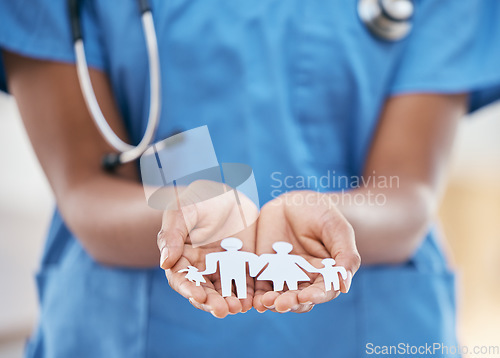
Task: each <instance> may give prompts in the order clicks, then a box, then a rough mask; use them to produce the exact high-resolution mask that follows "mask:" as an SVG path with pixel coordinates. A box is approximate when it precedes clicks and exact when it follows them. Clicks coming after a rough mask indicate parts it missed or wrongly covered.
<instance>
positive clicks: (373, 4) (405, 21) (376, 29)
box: [358, 0, 415, 41]
mask: <svg viewBox="0 0 500 358" xmlns="http://www.w3.org/2000/svg"><path fill="white" fill-rule="evenodd" d="M414 11H415V9H414V4H413V0H360V1H359V3H358V13H359V17H360V18H361V21H363V23H364V24H365V25H366V27H367V28H368V30H370V32H371V33H373V34H374V35H376V36H377V37H379V38H381V39H383V40H386V41H398V40H401V39H403V38H405V37H406V36H407V35H408V34H409V32H410V30H411V28H412V22H411V19H412V17H413V13H414Z"/></svg>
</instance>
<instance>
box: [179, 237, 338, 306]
mask: <svg viewBox="0 0 500 358" xmlns="http://www.w3.org/2000/svg"><path fill="white" fill-rule="evenodd" d="M221 247H222V248H223V249H224V250H226V251H222V252H213V253H210V254H208V255H206V256H205V267H206V268H205V271H202V272H199V271H198V269H197V268H196V267H194V266H188V268H187V269H183V270H180V271H179V272H187V273H186V279H188V280H189V281H191V282H195V283H196V286H199V285H200V283H204V282H206V281H205V278H204V277H203V276H204V275H210V274H214V273H215V272H216V271H217V264H219V274H220V281H221V290H222V296H223V297H229V296H231V289H232V283H233V281H234V284H235V286H236V295H237V297H238V298H240V299H244V298H246V297H247V280H246V276H247V275H246V264H247V262H248V265H249V271H250V272H249V274H250V276H252V277H255V276H257V280H265V281H272V282H273V290H274V291H282V290H283V288H284V284H285V283H286V285H287V287H288V289H289V290H296V289H297V288H298V282H299V281H309V280H310V279H309V276H308V275H307V274H306V273H305V272H304V271H303V270H302V269H304V270H306V271H308V272H310V273H319V274H321V275H322V276H323V279H324V281H325V291H330V290H331V289H332V286H333V289H334V290H335V291H337V290H339V289H340V280H339V275H338V274H339V273H340V275H341V276H342V278H343V279H344V280H345V279H347V272H346V269H345V268H344V267H342V266H335V260H334V259H332V258H327V259H323V260H322V261H321V263H322V264H323V266H324V267H323V268H320V269H318V268H316V267H314V266H313V265H311V264H310V263H309V262H307V261H306V259H304V258H303V257H302V256H299V255H290V252H291V251H292V249H293V246H292V244H290V243H288V242H283V241H278V242H275V243H274V244H273V249H274V251H276V253H275V254H262V255H260V256H257V255H256V254H253V253H251V252H245V251H239V250H240V249H241V248H242V247H243V242H242V241H241V240H240V239H237V238H234V237H230V238H227V239H224V240H222V241H221ZM266 265H267V266H266ZM264 267H265V268H264ZM263 268H264V270H263V271H262V272H261V273H260V275H259V272H260V271H261V270H262V269H263ZM301 268H302V269H301Z"/></svg>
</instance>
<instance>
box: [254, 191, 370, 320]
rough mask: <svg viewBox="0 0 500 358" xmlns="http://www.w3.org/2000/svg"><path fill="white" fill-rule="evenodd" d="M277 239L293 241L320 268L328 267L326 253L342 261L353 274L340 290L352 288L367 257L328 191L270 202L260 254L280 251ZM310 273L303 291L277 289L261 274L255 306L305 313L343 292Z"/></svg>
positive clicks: (258, 248) (259, 239)
mask: <svg viewBox="0 0 500 358" xmlns="http://www.w3.org/2000/svg"><path fill="white" fill-rule="evenodd" d="M276 241H286V242H289V243H291V244H292V245H293V251H292V252H291V254H295V255H300V256H302V257H304V258H305V259H306V260H307V261H308V262H309V263H310V264H312V265H313V266H315V267H316V268H322V267H323V265H322V263H321V261H322V260H323V259H324V258H329V257H331V258H334V259H335V261H336V265H337V266H343V267H345V268H346V270H347V279H345V280H342V279H341V280H340V283H341V285H340V291H341V292H344V293H347V292H348V290H349V287H350V284H351V280H352V277H353V275H354V274H355V273H356V271H357V270H358V269H359V266H360V263H361V259H360V256H359V253H358V251H357V249H356V244H355V241H354V231H353V229H352V227H351V225H350V224H349V223H348V222H347V220H346V219H345V218H344V217H343V216H342V214H341V213H340V212H339V211H338V209H336V207H335V205H333V202H332V200H331V197H330V196H328V194H322V193H318V192H314V191H294V192H290V193H286V194H283V195H281V196H279V197H278V198H276V199H274V200H272V201H270V202H269V203H267V204H266V205H265V206H264V207H263V208H262V210H261V213H260V217H259V220H258V227H257V246H256V253H257V254H258V255H261V254H263V253H274V251H273V249H272V244H273V243H274V242H276ZM308 275H309V277H310V278H311V281H310V282H301V283H299V286H298V289H297V290H288V291H284V292H283V291H282V292H274V291H273V288H272V283H271V282H269V281H260V280H258V279H256V281H255V294H254V300H253V306H254V307H255V308H256V309H257V310H258V311H259V312H263V311H265V310H266V309H269V310H273V311H277V312H288V311H293V312H297V313H302V312H308V311H310V310H311V309H312V308H313V306H314V305H315V304H319V303H323V302H327V301H330V300H332V299H334V298H336V297H337V296H338V295H339V294H340V292H339V291H334V290H330V291H325V285H324V281H323V277H322V275H319V274H317V273H316V274H311V273H308ZM339 278H340V277H339Z"/></svg>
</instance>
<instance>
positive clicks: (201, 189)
mask: <svg viewBox="0 0 500 358" xmlns="http://www.w3.org/2000/svg"><path fill="white" fill-rule="evenodd" d="M236 194H237V196H238V198H237V199H236V197H235V195H236ZM236 194H235V191H234V190H233V189H232V188H229V187H227V186H225V185H224V184H220V183H216V182H210V181H196V182H194V183H192V184H191V185H189V186H188V187H186V188H181V189H180V190H179V195H178V198H177V199H178V200H177V201H178V203H177V205H179V206H180V208H176V210H167V211H165V213H164V215H163V222H162V229H161V231H160V232H159V233H158V238H157V243H158V248H159V249H160V252H161V259H160V265H161V267H162V268H163V269H164V270H165V274H166V276H167V279H168V282H169V284H170V286H171V287H172V288H173V289H174V290H176V291H177V292H178V293H180V294H181V295H182V296H184V297H185V298H187V299H189V301H190V302H191V304H192V305H193V306H195V307H196V308H199V309H201V310H204V311H207V312H211V313H212V314H213V315H214V316H215V317H218V318H223V317H225V316H226V315H227V314H236V313H239V312H246V311H248V310H250V309H251V308H252V300H253V292H254V280H253V278H251V277H247V298H246V299H242V300H239V299H238V298H237V297H236V295H235V294H234V293H233V296H231V297H225V298H224V297H222V293H221V286H220V277H219V274H218V273H215V274H211V275H207V276H204V278H205V280H206V282H205V283H202V284H201V285H200V286H196V284H195V283H194V282H190V281H188V280H187V279H186V277H185V276H186V273H185V272H179V271H181V270H183V269H186V268H187V267H188V266H194V267H196V268H198V269H199V270H200V271H203V269H204V268H205V256H206V255H207V254H209V253H211V252H218V251H222V249H221V247H220V239H221V238H225V237H228V236H234V237H238V238H239V239H241V240H242V241H243V248H242V251H248V252H254V251H255V237H256V234H255V233H256V224H255V223H254V221H255V219H256V218H257V215H258V210H257V208H256V206H255V205H254V204H253V202H252V201H251V200H250V199H248V198H247V197H245V196H244V195H243V194H241V193H239V192H237V193H236ZM177 205H176V206H177ZM242 215H243V218H244V220H243V219H242ZM248 224H250V225H249V226H247V227H246V228H245V226H246V225H248ZM235 232H239V233H238V234H236V235H234V234H235Z"/></svg>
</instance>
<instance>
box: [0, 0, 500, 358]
mask: <svg viewBox="0 0 500 358" xmlns="http://www.w3.org/2000/svg"><path fill="white" fill-rule="evenodd" d="M356 5H357V1H352V0H307V1H304V0H286V1H282V0H260V1H250V0H231V1H227V0H198V1H193V0H169V1H163V0H153V1H152V8H153V11H154V20H155V23H156V29H157V34H158V41H159V50H160V59H161V66H162V85H163V93H162V99H163V111H162V118H161V124H160V128H159V131H158V139H160V138H164V137H167V136H169V135H170V134H171V133H172V132H173V131H178V130H187V129H191V128H194V127H197V126H200V125H208V127H209V129H210V132H211V135H212V139H213V143H214V146H215V150H216V153H217V155H218V159H219V162H239V163H246V164H248V165H250V166H251V167H252V168H253V169H254V173H255V177H256V180H257V184H258V189H259V194H260V201H261V203H265V202H266V201H268V200H270V199H271V198H272V195H273V190H275V188H273V185H275V184H276V181H275V180H273V178H272V174H273V173H276V172H280V173H282V174H281V175H282V177H284V176H286V175H292V176H297V175H299V176H316V177H321V176H323V175H325V174H327V173H328V171H330V172H333V171H335V173H336V174H337V175H347V176H351V175H353V176H356V175H360V174H361V173H362V169H363V166H364V163H365V160H366V155H367V150H368V148H369V146H370V142H371V140H372V138H373V134H374V130H375V128H376V125H377V120H378V118H379V115H380V112H381V108H382V106H383V104H384V102H385V100H386V99H387V98H388V97H389V96H392V95H398V94H401V93H411V92H433V93H456V92H463V91H466V92H471V93H474V94H473V95H472V96H471V109H475V108H478V107H479V106H481V105H482V104H484V103H486V102H488V101H491V100H493V99H495V98H498V97H499V95H500V86H499V84H500V69H499V66H498V63H500V47H499V46H497V45H498V44H499V43H500V29H499V26H498V23H497V20H498V18H500V2H498V1H497V0H481V1H475V0H460V1H457V0H439V1H435V0H417V1H416V14H415V17H414V19H413V22H414V29H413V31H412V33H411V34H410V36H409V37H407V38H406V39H405V40H403V41H400V42H395V43H388V42H384V41H381V40H379V39H377V38H375V37H373V36H372V35H371V34H370V33H369V32H368V31H367V29H366V28H365V27H364V26H363V25H362V23H361V22H360V20H359V19H358V17H357V12H356ZM82 17H83V27H84V34H85V35H84V36H85V44H86V49H87V56H88V61H89V63H90V65H91V66H93V67H95V68H98V69H101V70H103V71H105V72H106V73H107V74H108V75H109V78H110V80H111V84H112V87H113V90H114V94H115V96H116V101H117V103H118V105H119V108H120V110H121V114H122V116H123V120H124V121H125V124H126V127H127V130H128V132H129V135H130V137H131V138H132V140H133V141H134V142H137V141H138V140H139V139H140V138H141V136H142V133H143V131H144V129H145V126H146V119H147V111H148V103H149V101H148V96H149V93H148V68H147V59H146V49H145V44H144V38H143V33H142V28H141V25H140V18H139V13H138V9H137V5H136V1H135V0H106V1H97V0H96V1H92V0H86V1H84V9H83V11H82ZM493 44H495V46H494V45H493ZM0 46H1V47H2V48H3V49H5V50H9V51H13V52H16V53H19V54H22V55H25V56H29V57H33V58H38V59H46V60H53V61H63V62H72V61H74V57H73V52H72V44H71V39H70V27H69V21H68V16H67V9H66V1H64V0H30V2H29V4H28V2H23V1H3V2H1V3H0ZM0 69H1V66H0ZM0 83H2V84H3V88H4V89H5V77H4V73H3V70H0ZM275 177H276V175H275ZM331 189H333V188H331ZM274 194H277V193H276V192H275V193H274ZM409 215H411V213H409ZM438 241H439V240H437V234H436V232H435V231H433V230H431V231H430V232H429V233H428V234H427V236H426V239H425V240H424V242H423V244H422V246H421V247H420V248H419V249H418V250H417V252H416V253H415V255H414V257H413V258H412V259H411V260H409V261H408V262H407V263H405V264H402V265H398V266H384V265H380V266H373V267H362V268H361V270H360V271H359V273H358V274H357V275H356V276H355V278H354V281H353V285H352V289H351V292H350V293H349V294H347V295H341V296H340V297H339V298H338V299H335V300H334V301H332V302H329V303H326V304H322V305H318V306H316V307H315V308H314V309H313V310H312V311H311V312H310V313H307V314H300V315H299V314H284V315H280V314H275V313H271V312H266V313H265V314H258V313H257V312H256V311H255V310H252V311H250V312H248V313H246V314H239V315H236V316H230V317H228V318H226V319H224V320H218V319H216V318H214V317H212V316H211V315H210V314H207V313H205V312H202V311H199V310H196V309H195V308H193V307H192V306H191V305H190V304H189V302H188V301H187V300H186V299H184V298H182V297H181V296H180V295H179V294H177V293H176V292H174V291H173V290H172V289H170V287H169V285H168V284H167V281H166V279H165V276H164V274H163V272H162V270H160V269H151V270H135V269H126V268H123V269H120V268H110V267H104V266H102V265H100V264H98V263H96V262H95V261H94V260H93V259H92V258H91V257H90V256H89V255H88V254H87V253H86V252H85V251H84V249H83V248H82V246H81V245H80V243H79V241H78V239H77V238H76V237H75V236H74V235H73V234H72V233H71V232H70V231H69V230H68V228H67V227H66V226H65V224H64V222H63V220H62V219H61V216H60V214H59V213H58V212H57V211H56V213H55V215H54V217H53V221H52V225H51V228H50V232H49V235H48V239H47V244H46V247H45V252H44V255H43V259H42V263H41V269H40V272H39V274H38V275H37V282H38V288H39V294H40V304H41V320H40V323H39V324H38V328H37V329H36V331H35V333H34V334H33V336H32V338H31V340H30V341H29V344H28V347H27V353H26V355H27V357H51V358H54V357H64V358H67V357H74V358H76V357H106V358H112V357H120V358H124V357H193V356H202V357H226V356H230V355H237V356H239V357H259V356H262V357H271V356H290V357H317V356H323V357H331V356H338V357H363V356H365V355H367V353H369V352H370V350H369V347H370V344H372V346H371V347H374V346H376V345H379V346H390V345H398V344H399V343H401V344H403V345H405V344H409V345H411V346H412V345H413V346H421V345H425V344H426V343H427V344H432V343H434V342H437V343H443V344H447V345H450V346H451V345H454V344H457V342H456V336H455V300H454V278H453V274H452V273H451V272H450V271H449V269H448V268H447V265H446V263H445V260H444V258H443V255H442V252H441V250H440V248H439V244H438ZM367 345H368V350H367ZM438 353H439V352H438ZM436 356H440V354H437V355H436ZM447 356H452V355H451V354H448V355H447Z"/></svg>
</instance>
